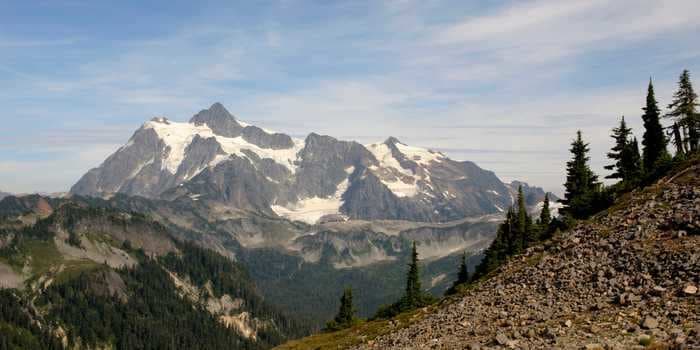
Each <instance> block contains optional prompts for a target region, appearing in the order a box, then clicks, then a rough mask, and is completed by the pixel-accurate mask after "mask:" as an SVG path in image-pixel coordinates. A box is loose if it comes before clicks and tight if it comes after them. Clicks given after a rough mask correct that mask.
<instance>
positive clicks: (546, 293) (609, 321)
mask: <svg viewBox="0 0 700 350" xmlns="http://www.w3.org/2000/svg"><path fill="white" fill-rule="evenodd" d="M698 169H699V168H698V167H697V166H696V167H695V168H691V169H690V171H689V172H686V175H685V176H683V177H680V178H676V179H674V180H673V181H671V182H664V183H661V184H659V185H657V186H655V187H652V188H649V189H647V190H644V191H637V192H634V193H632V194H631V199H629V200H627V201H625V202H624V203H619V204H618V205H617V206H615V207H613V208H612V209H611V210H610V212H609V213H608V214H605V215H600V216H598V217H596V218H594V219H591V220H590V221H588V222H584V223H581V224H579V225H578V226H577V227H575V228H574V229H573V230H572V231H570V232H567V233H564V234H561V235H558V236H556V237H555V238H554V239H553V240H552V241H548V242H546V243H545V244H543V245H540V246H535V247H532V248H530V249H528V250H527V252H526V253H524V254H523V255H520V256H517V257H515V258H513V259H512V260H510V261H509V262H508V263H506V264H505V265H504V266H502V267H501V268H500V269H499V270H498V271H497V274H496V275H495V276H494V277H492V278H490V279H488V280H485V281H483V282H481V283H479V284H478V285H476V286H475V288H473V289H469V290H467V291H465V292H464V294H463V295H461V296H458V297H453V298H452V299H449V300H448V301H447V302H444V303H441V304H440V305H438V306H436V307H433V308H428V309H426V310H422V311H420V312H419V313H418V315H417V316H415V318H416V319H417V320H416V321H415V322H413V323H411V324H410V325H408V326H407V327H405V328H402V329H398V330H395V331H392V332H390V333H388V334H386V335H384V336H380V337H379V338H377V339H374V340H371V341H370V342H366V343H364V344H362V345H360V346H358V348H361V349H428V348H430V349H462V348H477V349H479V348H480V349H487V348H488V349H502V348H517V349H545V348H562V349H634V348H638V347H639V348H642V347H643V346H648V345H654V346H656V348H674V349H675V348H678V349H686V348H687V349H696V348H700V308H699V307H698V302H699V301H700V300H698V295H697V288H696V286H697V285H698V283H699V282H700V253H699V252H700V250H699V249H698V248H699V247H700V236H698V233H699V231H698V229H699V228H700V178H699V177H698Z"/></svg>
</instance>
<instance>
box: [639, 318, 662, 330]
mask: <svg viewBox="0 0 700 350" xmlns="http://www.w3.org/2000/svg"><path fill="white" fill-rule="evenodd" d="M658 326H659V321H657V320H656V319H655V318H653V317H648V316H647V317H645V318H644V322H642V327H644V328H645V329H655V328H656V327H658Z"/></svg>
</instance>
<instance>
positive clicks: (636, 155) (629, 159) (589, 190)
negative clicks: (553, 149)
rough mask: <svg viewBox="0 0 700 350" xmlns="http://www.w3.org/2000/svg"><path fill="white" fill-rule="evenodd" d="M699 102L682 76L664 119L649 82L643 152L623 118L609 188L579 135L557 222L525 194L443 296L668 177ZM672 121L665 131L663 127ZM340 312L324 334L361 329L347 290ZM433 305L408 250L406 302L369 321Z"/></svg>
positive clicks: (687, 152)
mask: <svg viewBox="0 0 700 350" xmlns="http://www.w3.org/2000/svg"><path fill="white" fill-rule="evenodd" d="M697 106H698V102H697V95H696V94H695V92H694V90H693V86H692V84H691V81H690V73H689V72H688V70H684V71H683V73H681V75H680V78H679V81H678V89H677V91H676V92H675V93H674V95H673V100H672V101H671V103H670V104H669V105H668V107H667V109H668V112H667V113H666V114H664V115H662V114H661V109H660V108H659V104H658V101H657V100H656V96H655V93H654V86H653V83H652V81H651V79H650V80H649V85H648V87H647V97H646V104H645V106H644V107H643V108H642V111H643V112H644V113H643V114H642V116H641V118H642V122H643V126H644V133H643V134H642V142H641V144H642V150H641V152H640V147H639V142H638V140H637V138H636V137H635V136H634V134H633V132H632V129H631V128H630V127H629V126H628V125H627V122H626V121H625V117H624V116H622V117H621V118H620V122H619V124H618V126H617V127H615V128H613V129H612V133H611V137H612V138H613V140H614V145H613V147H612V148H611V149H610V151H609V152H608V153H607V158H609V159H610V161H611V164H609V165H606V166H605V167H604V168H605V169H606V170H609V171H611V174H610V175H608V176H606V178H607V179H617V180H618V182H617V183H615V184H613V185H611V186H604V185H603V183H602V182H601V181H599V177H598V175H597V174H595V173H594V172H593V170H592V169H591V167H590V163H589V161H590V157H589V151H590V149H589V147H588V143H586V142H585V141H584V140H583V136H582V133H581V131H580V130H579V131H577V132H576V137H575V138H574V140H573V141H572V143H571V148H570V149H569V151H570V152H571V155H572V158H571V160H569V161H568V162H567V163H566V183H565V184H564V188H565V194H564V198H563V199H561V200H560V202H561V203H562V204H563V208H562V209H561V210H560V211H559V212H560V214H561V216H560V217H553V216H552V213H551V210H550V198H549V194H548V193H547V194H545V197H544V201H543V205H542V210H541V211H540V214H539V216H538V217H537V218H536V219H535V220H534V221H533V218H532V217H531V215H530V213H528V211H527V207H526V205H525V196H524V194H523V189H522V186H520V187H519V188H518V196H517V200H516V203H515V205H514V206H512V207H511V208H510V209H509V210H508V211H507V213H506V217H505V220H504V221H503V222H502V223H501V224H500V225H499V226H498V230H497V232H496V238H495V239H494V240H493V242H492V243H491V245H490V246H489V247H488V248H487V249H486V251H485V252H484V257H483V259H482V260H481V262H480V263H479V265H477V266H476V268H475V270H474V272H473V273H472V274H470V273H469V270H468V265H467V255H466V253H464V254H462V256H461V257H460V261H459V267H458V271H457V280H455V281H454V283H453V284H452V286H451V287H450V288H449V289H448V290H447V291H446V294H448V295H449V294H453V293H456V292H457V291H458V290H459V289H460V288H464V286H466V285H468V284H469V283H472V282H474V281H477V280H479V279H481V278H484V277H486V276H488V274H489V273H491V272H492V271H494V270H496V269H497V268H498V267H499V266H500V265H501V264H503V263H504V262H505V261H506V260H507V259H508V257H510V256H513V255H516V254H519V253H522V252H523V251H524V250H525V249H527V248H528V247H529V246H531V245H533V244H536V243H538V242H541V241H543V240H545V239H548V238H550V237H551V236H552V235H553V234H554V233H555V232H556V231H558V230H562V229H565V228H567V227H570V226H571V225H572V223H573V222H574V221H575V220H580V219H586V218H588V217H590V216H591V215H593V214H595V213H597V212H599V211H601V210H604V209H606V208H608V207H609V206H610V205H611V204H612V203H613V202H614V199H615V197H616V196H618V195H620V194H622V193H624V192H627V191H630V190H632V189H634V188H637V187H639V186H643V185H647V184H650V183H653V182H654V181H656V180H658V179H659V178H661V177H662V176H664V174H666V173H667V172H668V171H669V170H670V169H671V168H672V167H673V166H674V164H676V163H678V162H681V161H683V160H684V159H686V158H687V157H688V156H691V155H693V154H696V153H698V151H699V148H698V143H699V142H700V114H698V113H697V110H696V107H697ZM662 118H666V119H669V120H670V121H671V125H670V126H668V127H664V126H663V125H662V123H661V119H662ZM669 143H671V144H673V145H674V148H675V154H674V155H673V156H671V154H670V152H669V151H668V145H669ZM340 301H341V305H340V309H339V311H338V314H337V315H336V317H335V318H334V319H333V320H331V321H329V322H328V323H327V325H326V330H331V331H333V330H339V329H343V328H348V327H351V326H352V325H354V324H356V323H358V322H359V319H358V318H357V317H356V315H355V314H356V310H355V308H354V306H353V299H352V289H351V288H346V289H345V291H344V292H343V295H342V297H341V299H340ZM434 301H435V298H434V297H432V296H431V295H429V294H428V293H426V292H424V291H423V290H422V289H421V285H420V274H419V266H418V253H417V250H416V244H415V242H413V249H412V254H411V262H410V264H409V266H408V271H407V274H406V289H405V293H404V296H403V297H402V298H401V299H400V300H398V301H397V302H395V303H393V304H390V305H386V306H382V307H380V308H379V310H378V311H377V313H376V314H375V316H374V318H389V317H392V316H395V315H397V314H399V313H402V312H406V311H410V310H414V309H417V308H419V307H423V306H426V305H429V304H431V303H433V302H434Z"/></svg>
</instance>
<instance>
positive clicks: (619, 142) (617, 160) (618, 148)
mask: <svg viewBox="0 0 700 350" xmlns="http://www.w3.org/2000/svg"><path fill="white" fill-rule="evenodd" d="M612 132H613V133H612V135H610V136H611V137H612V138H613V139H614V140H615V145H614V146H613V148H612V149H611V150H610V152H608V158H610V159H611V160H613V161H614V163H613V164H610V165H606V166H605V167H604V168H605V169H606V170H612V171H613V173H612V174H610V175H608V176H606V177H605V178H606V179H621V180H623V181H624V180H626V178H627V174H625V168H624V166H623V162H624V160H623V157H624V155H625V151H626V149H627V144H628V143H629V137H630V134H631V133H632V129H630V128H628V127H627V123H625V116H622V119H621V120H620V126H619V127H617V128H613V130H612Z"/></svg>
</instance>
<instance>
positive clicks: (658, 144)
mask: <svg viewBox="0 0 700 350" xmlns="http://www.w3.org/2000/svg"><path fill="white" fill-rule="evenodd" d="M642 110H643V111H644V115H642V121H643V122H644V135H643V136H642V147H643V150H642V154H643V157H642V163H643V164H644V172H645V173H646V174H653V173H654V172H655V171H656V169H657V167H658V166H659V164H658V162H659V160H661V159H663V158H666V157H667V156H668V151H667V150H666V145H667V143H668V141H667V140H666V135H664V129H663V127H662V126H661V122H660V121H659V116H660V115H661V110H660V109H659V106H658V102H656V96H655V94H654V85H652V83H651V78H649V87H648V88H647V101H646V106H645V107H644V108H642Z"/></svg>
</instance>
